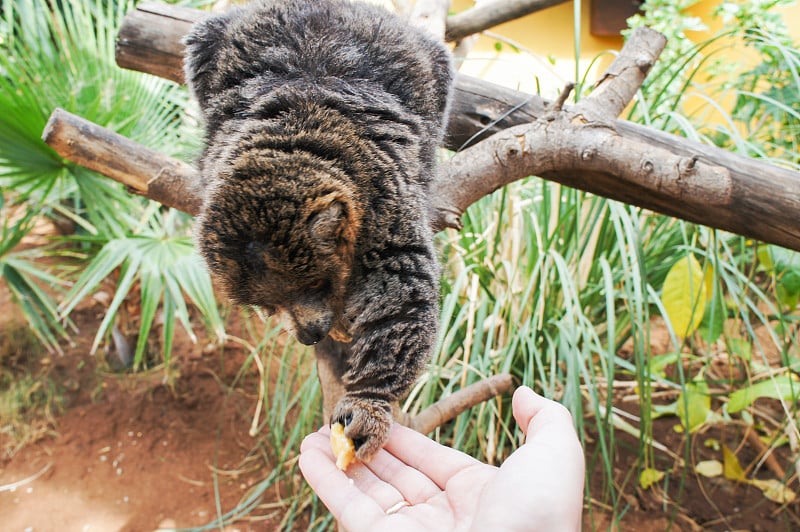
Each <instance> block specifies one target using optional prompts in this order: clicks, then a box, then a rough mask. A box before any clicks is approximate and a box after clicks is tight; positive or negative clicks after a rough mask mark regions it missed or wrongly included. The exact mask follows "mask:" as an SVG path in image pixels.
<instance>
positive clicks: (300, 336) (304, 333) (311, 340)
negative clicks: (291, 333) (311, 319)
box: [296, 320, 331, 345]
mask: <svg viewBox="0 0 800 532" xmlns="http://www.w3.org/2000/svg"><path fill="white" fill-rule="evenodd" d="M330 330H331V322H330V320H325V321H320V322H315V323H311V324H308V325H305V326H304V327H299V328H298V329H297V331H296V332H297V334H296V336H297V340H298V341H299V342H300V343H301V344H304V345H314V344H317V343H319V342H320V341H322V339H323V338H325V337H326V336H328V332H330Z"/></svg>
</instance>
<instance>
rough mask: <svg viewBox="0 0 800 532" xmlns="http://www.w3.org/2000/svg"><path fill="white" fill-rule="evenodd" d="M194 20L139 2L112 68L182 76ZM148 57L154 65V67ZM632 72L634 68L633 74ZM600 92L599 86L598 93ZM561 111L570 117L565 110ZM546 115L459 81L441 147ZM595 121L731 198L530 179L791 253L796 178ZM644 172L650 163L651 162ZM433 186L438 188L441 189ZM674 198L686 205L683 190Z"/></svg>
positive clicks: (798, 204)
mask: <svg viewBox="0 0 800 532" xmlns="http://www.w3.org/2000/svg"><path fill="white" fill-rule="evenodd" d="M165 13H168V14H165ZM202 16H205V15H204V14H203V13H202V12H200V11H195V10H187V9H181V10H177V9H175V8H174V6H165V5H163V4H142V5H140V6H139V7H138V8H137V10H136V11H134V12H132V13H130V14H129V15H128V16H127V17H126V19H125V22H124V23H123V27H122V29H121V30H120V35H119V39H118V42H117V61H118V63H119V64H120V65H121V66H126V67H129V68H134V69H136V70H141V71H144V72H150V73H156V74H158V75H164V76H165V77H167V78H168V79H172V80H176V81H180V80H182V79H183V71H182V57H183V46H182V45H181V44H180V40H181V38H182V36H183V35H185V34H186V32H188V30H189V28H190V27H191V24H192V21H193V20H197V19H198V18H202ZM153 28H158V29H157V30H156V29H153ZM162 32H163V33H162ZM644 36H645V37H647V38H646V39H644V41H646V42H648V43H650V44H648V45H647V46H648V49H649V50H650V51H649V52H647V53H645V54H644V57H647V56H653V55H656V54H657V53H655V54H654V50H655V49H656V48H655V47H654V46H653V45H654V44H655V42H656V41H655V40H651V39H650V38H649V37H648V36H647V35H646V34H644ZM632 44H633V43H631V44H629V45H628V46H626V47H625V48H624V49H623V52H621V53H620V57H619V58H618V60H617V61H615V64H617V65H620V64H622V65H624V64H625V63H620V62H621V61H628V60H627V59H626V58H627V57H628V55H629V50H630V49H631V47H632ZM634 57H636V54H634ZM156 59H157V61H158V62H157V63H153V61H155V60H156ZM640 62H641V61H639V63H640ZM628 64H629V65H633V67H632V68H617V67H614V68H613V70H614V72H617V74H614V75H608V76H603V78H601V79H603V80H604V81H603V83H601V84H600V87H599V89H601V93H599V94H600V95H602V94H603V93H605V94H612V93H616V94H617V95H620V94H623V92H625V91H627V92H626V93H627V94H631V95H632V94H633V92H635V89H634V87H638V82H634V83H628V82H625V81H624V80H626V79H628V78H627V76H633V77H634V78H636V79H639V78H640V77H641V78H642V79H643V76H644V74H645V73H646V72H644V71H643V70H642V69H641V68H638V67H636V65H637V61H636V60H633V61H628ZM637 68H638V70H639V72H636V70H637ZM619 72H622V74H619ZM623 82H624V84H625V85H626V86H627V87H628V88H627V89H625V90H622V89H618V88H617V87H616V84H618V83H623ZM603 86H606V88H602V87H603ZM612 89H613V90H612ZM600 95H595V96H591V95H590V96H589V97H588V98H587V100H589V101H590V104H587V105H591V106H592V108H590V109H589V110H587V109H586V108H585V107H584V109H583V110H581V108H580V107H578V109H577V111H578V113H579V114H581V111H583V114H581V116H580V117H577V119H578V120H579V121H580V122H583V121H585V119H587V118H588V116H586V115H592V112H593V111H592V109H593V108H594V109H596V108H597V107H598V106H602V102H601V101H600V100H601V99H602V98H601V96H600ZM607 99H610V98H607ZM615 99H616V100H617V101H618V102H621V101H622V99H623V98H622V97H621V96H620V97H618V98H615ZM612 105H613V108H614V112H616V111H617V110H618V109H619V108H620V105H621V104H620V103H609V106H612ZM565 110H566V111H567V112H569V108H568V107H567V108H565ZM550 111H551V108H550V107H549V106H548V103H547V102H546V101H544V100H543V99H542V98H540V97H539V96H535V95H530V94H524V93H520V92H518V91H515V90H512V89H507V88H504V87H501V86H499V85H495V84H493V83H489V82H486V81H482V80H479V79H477V78H472V77H469V76H463V75H459V76H457V78H456V86H455V89H454V98H453V102H452V105H451V112H450V122H449V124H448V128H447V129H448V132H447V136H446V138H445V145H446V147H447V148H449V149H451V150H455V151H458V150H460V149H461V148H463V147H465V146H469V145H474V144H475V143H477V142H479V141H480V140H483V139H485V138H488V137H489V136H491V135H492V134H494V133H497V132H499V131H502V130H503V129H506V128H509V127H512V126H517V125H521V124H528V123H531V122H535V121H537V120H538V119H540V118H544V117H546V116H547V115H548V114H551V112H550ZM599 125H602V126H603V127H604V128H605V129H609V128H610V129H611V130H613V131H615V132H616V134H617V135H619V136H620V137H622V141H631V142H633V143H634V144H633V146H646V147H647V150H649V149H650V147H651V146H655V147H657V148H661V149H664V150H666V151H668V152H671V153H672V154H673V155H674V156H676V157H678V159H677V160H678V161H682V160H687V159H688V160H689V161H691V160H695V159H696V160H698V161H699V162H702V163H704V164H706V165H709V166H719V167H723V168H726V169H727V170H728V172H729V175H730V178H731V182H732V185H731V194H732V196H731V198H730V202H729V203H728V204H717V205H706V204H703V203H702V202H700V201H692V198H688V200H687V201H686V202H684V201H683V200H679V199H678V198H674V197H672V196H671V195H670V194H668V193H667V192H668V191H667V190H661V189H658V188H657V187H655V188H656V190H654V187H653V182H652V176H650V177H648V174H647V172H644V173H643V174H642V175H643V178H645V179H644V183H643V184H641V185H640V184H639V183H638V182H631V181H625V182H620V180H619V179H618V177H617V176H615V175H613V174H611V173H609V172H607V171H602V170H601V171H595V170H589V169H587V168H581V167H575V168H571V169H554V170H551V171H546V172H542V173H539V174H538V175H539V176H540V177H542V178H544V179H548V180H551V181H556V182H559V183H562V184H564V185H567V186H570V187H574V188H579V189H582V190H586V191H588V192H592V193H594V194H598V195H601V196H605V197H608V198H611V199H615V200H618V201H623V202H625V203H630V204H633V205H638V206H640V207H643V208H646V209H649V210H653V211H656V212H660V213H663V214H667V215H669V216H675V217H678V218H683V219H685V220H689V221H691V222H695V223H699V224H703V225H708V226H710V227H716V228H719V229H723V230H725V231H730V232H734V233H738V234H741V235H745V236H748V237H751V238H755V239H757V240H761V241H764V242H771V243H774V244H778V245H780V246H784V247H787V248H791V249H796V250H800V227H798V226H797V223H796V222H795V219H794V217H793V214H792V213H795V212H798V210H800V174H798V173H797V172H793V171H791V170H788V169H785V168H780V167H777V166H774V165H770V164H767V163H765V162H762V161H759V160H756V159H750V158H747V157H742V156H739V155H736V154H733V153H731V152H728V151H726V150H722V149H720V148H717V147H714V146H708V145H704V144H700V143H697V142H693V141H690V140H688V139H685V138H682V137H677V136H675V135H671V134H668V133H663V132H661V131H656V130H654V129H651V128H648V127H645V126H641V125H639V124H633V123H631V122H627V121H624V120H607V119H605V118H604V119H603V120H602V123H601V124H599ZM536 149H539V148H538V147H537V148H536ZM640 155H641V154H640ZM644 166H645V167H646V168H649V167H650V165H644ZM654 167H655V166H654ZM446 175H448V176H450V177H452V176H454V175H455V174H454V173H453V172H449V171H447V172H446ZM475 181H477V183H473V184H471V185H470V186H469V187H465V188H468V189H470V190H473V192H472V194H473V197H477V195H478V192H477V190H478V189H477V187H479V186H480V178H479V177H476V178H475ZM648 182H649V183H650V184H649V185H647V183H648ZM459 186H460V185H459ZM496 186H499V185H497V183H492V182H487V183H486V186H485V187H484V189H483V190H484V191H485V192H486V193H488V192H490V191H492V190H494V189H495V187H496ZM439 187H440V188H443V187H444V185H439ZM673 189H674V187H673ZM683 198H684V199H686V195H685V194H684V196H683ZM465 201H466V200H464V199H462V200H460V201H458V202H456V201H437V202H436V203H435V204H434V205H435V206H437V207H439V209H438V210H437V212H436V213H435V214H434V221H435V226H436V227H437V228H443V227H458V226H459V224H460V221H459V218H460V216H461V214H462V212H463V210H462V207H463V205H464V203H465Z"/></svg>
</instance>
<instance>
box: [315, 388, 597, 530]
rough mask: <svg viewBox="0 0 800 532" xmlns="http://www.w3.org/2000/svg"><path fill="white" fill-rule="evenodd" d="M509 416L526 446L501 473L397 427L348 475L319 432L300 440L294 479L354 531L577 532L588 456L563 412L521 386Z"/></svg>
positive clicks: (325, 434) (325, 433)
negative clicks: (300, 479) (300, 478)
mask: <svg viewBox="0 0 800 532" xmlns="http://www.w3.org/2000/svg"><path fill="white" fill-rule="evenodd" d="M512 407H513V411H514V418H515V419H516V421H517V423H518V424H519V426H520V427H521V428H522V431H523V432H524V433H525V434H526V441H525V444H524V445H523V446H522V447H520V448H519V449H517V450H516V451H515V452H514V453H513V454H512V455H511V456H509V457H508V459H507V460H506V461H505V462H504V463H503V465H502V466H500V467H499V468H497V467H493V466H489V465H486V464H483V463H482V462H479V461H478V460H475V459H474V458H472V457H470V456H467V455H465V454H464V453H461V452H459V451H455V450H453V449H451V448H449V447H445V446H443V445H439V444H438V443H436V442H434V441H433V440H430V439H428V438H427V437H425V436H424V435H422V434H419V433H417V432H415V431H413V430H411V429H408V428H405V427H401V426H400V425H394V426H393V427H392V430H391V432H390V435H389V441H388V442H387V444H386V446H385V447H384V449H382V450H381V451H379V452H378V454H377V455H376V456H375V458H373V459H372V461H371V462H369V463H368V464H363V463H357V464H353V465H352V466H350V468H349V469H348V470H347V474H345V473H344V472H342V471H340V470H339V469H337V468H336V465H335V459H334V457H333V453H332V452H331V450H330V439H329V435H330V430H329V429H328V428H327V427H324V428H323V429H321V430H320V431H319V432H315V433H314V434H311V435H309V436H308V437H306V439H305V440H304V441H303V444H302V446H301V449H300V452H301V455H300V470H301V471H302V472H303V476H305V478H306V480H307V481H308V483H309V484H310V485H311V487H312V488H313V489H314V491H316V492H317V494H318V495H319V497H320V499H322V502H324V503H325V505H326V506H327V507H328V509H330V511H331V512H332V513H333V515H334V517H335V518H336V519H337V521H339V523H340V524H341V525H342V526H343V527H344V528H345V529H347V530H349V531H350V532H360V531H372V530H381V531H392V530H547V531H561V530H564V531H567V530H580V527H581V509H582V502H583V476H584V457H583V450H582V449H581V446H580V443H579V441H578V438H577V436H576V434H575V429H574V428H573V425H572V418H571V416H570V414H569V412H568V411H567V410H566V409H565V408H564V407H563V406H561V405H560V404H558V403H556V402H554V401H550V400H548V399H545V398H544V397H541V396H540V395H537V394H536V393H534V392H533V390H531V389H530V388H528V387H524V386H523V387H520V388H518V389H517V391H516V392H515V393H514V398H513V401H512ZM348 476H349V477H350V478H348ZM351 479H352V480H351ZM404 501H405V502H407V503H408V504H405V502H404ZM387 511H390V514H389V515H387Z"/></svg>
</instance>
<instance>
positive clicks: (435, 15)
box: [411, 0, 450, 40]
mask: <svg viewBox="0 0 800 532" xmlns="http://www.w3.org/2000/svg"><path fill="white" fill-rule="evenodd" d="M448 9H450V0H426V1H425V2H417V3H416V4H414V9H413V10H412V11H411V23H412V24H414V25H415V26H417V27H419V28H422V29H424V30H426V31H427V32H428V33H430V34H431V35H433V36H434V37H436V38H437V39H439V40H442V39H444V28H445V20H446V19H447V10H448Z"/></svg>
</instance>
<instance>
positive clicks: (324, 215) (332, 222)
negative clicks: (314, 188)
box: [309, 200, 348, 247]
mask: <svg viewBox="0 0 800 532" xmlns="http://www.w3.org/2000/svg"><path fill="white" fill-rule="evenodd" d="M347 223H348V220H347V209H346V207H345V205H344V203H342V202H341V201H338V200H330V201H326V202H325V203H324V204H323V205H321V206H320V208H319V209H317V210H315V211H314V213H313V214H312V215H311V217H310V218H309V230H310V231H311V236H312V237H314V239H315V240H316V241H317V242H318V243H320V244H327V245H330V246H332V247H333V246H336V245H337V244H338V243H339V241H340V240H341V238H342V236H343V233H344V229H345V227H346V226H347Z"/></svg>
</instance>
